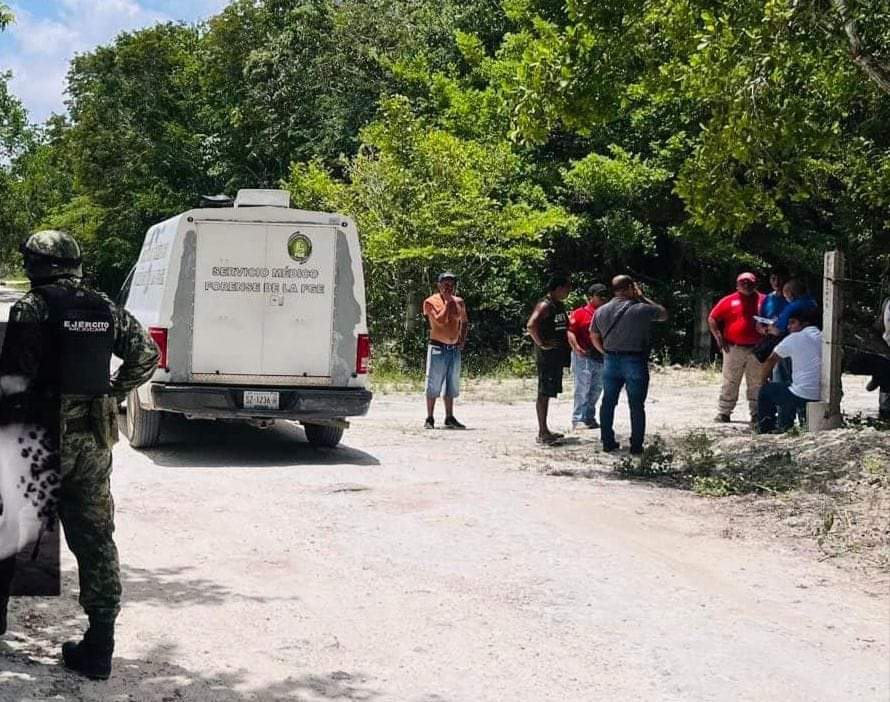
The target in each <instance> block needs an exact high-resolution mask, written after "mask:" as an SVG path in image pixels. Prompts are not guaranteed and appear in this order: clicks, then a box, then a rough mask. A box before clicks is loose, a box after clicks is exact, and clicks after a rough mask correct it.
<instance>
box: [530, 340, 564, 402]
mask: <svg viewBox="0 0 890 702" xmlns="http://www.w3.org/2000/svg"><path fill="white" fill-rule="evenodd" d="M566 357H567V353H566V351H565V349H552V350H550V351H542V350H541V349H537V350H536V352H535V361H536V362H537V366H538V397H556V396H557V395H559V393H561V392H562V369H563V368H565V361H566Z"/></svg>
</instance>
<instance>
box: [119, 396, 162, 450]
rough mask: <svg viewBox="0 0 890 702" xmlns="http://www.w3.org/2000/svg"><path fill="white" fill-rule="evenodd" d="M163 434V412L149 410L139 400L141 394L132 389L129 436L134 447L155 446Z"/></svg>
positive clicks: (128, 402)
mask: <svg viewBox="0 0 890 702" xmlns="http://www.w3.org/2000/svg"><path fill="white" fill-rule="evenodd" d="M160 436H161V413H160V412H157V411H154V410H147V409H145V408H144V407H143V406H142V403H141V402H139V395H138V393H137V392H136V391H135V390H131V391H130V394H129V395H127V438H128V439H129V440H130V446H132V447H133V448H153V447H154V446H157V445H158V439H159V438H160Z"/></svg>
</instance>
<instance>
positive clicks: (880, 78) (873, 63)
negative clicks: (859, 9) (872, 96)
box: [831, 0, 890, 95]
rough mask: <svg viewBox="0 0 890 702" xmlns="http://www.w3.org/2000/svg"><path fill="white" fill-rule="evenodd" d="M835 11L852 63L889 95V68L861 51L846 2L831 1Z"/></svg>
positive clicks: (853, 20) (854, 25)
mask: <svg viewBox="0 0 890 702" xmlns="http://www.w3.org/2000/svg"><path fill="white" fill-rule="evenodd" d="M831 4H832V5H833V6H834V9H835V11H836V12H837V14H838V17H839V18H840V21H841V24H842V25H843V28H844V33H845V34H846V35H847V39H848V40H849V42H850V55H851V56H852V57H853V61H854V62H855V63H856V64H857V65H858V66H859V67H860V68H861V69H862V70H863V71H865V73H866V75H868V77H869V78H871V79H872V80H873V81H874V82H875V83H877V84H878V87H879V88H880V89H881V90H883V91H884V92H885V93H887V94H888V95H890V68H888V67H887V66H885V65H883V64H882V63H881V62H880V61H878V60H877V59H876V58H875V57H874V56H873V55H872V54H870V53H867V52H865V51H863V49H862V38H861V37H860V36H859V29H858V28H857V27H856V20H855V19H853V17H851V16H850V8H849V7H848V6H847V0H831Z"/></svg>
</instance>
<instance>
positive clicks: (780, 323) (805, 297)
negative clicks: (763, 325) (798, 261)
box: [770, 278, 818, 336]
mask: <svg viewBox="0 0 890 702" xmlns="http://www.w3.org/2000/svg"><path fill="white" fill-rule="evenodd" d="M782 294H783V295H784V297H785V299H786V300H787V301H788V305H787V306H786V307H785V309H783V310H782V312H781V314H779V317H778V319H776V321H775V322H773V324H772V325H770V334H775V335H776V336H782V335H783V334H785V333H786V332H787V331H788V320H789V319H790V318H791V315H794V314H799V313H800V312H803V311H804V310H807V309H815V308H816V307H818V305H817V304H816V300H815V299H814V298H813V296H812V295H810V294H809V293H808V292H807V286H806V283H804V282H803V281H802V280H799V279H798V278H792V279H791V280H789V281H788V282H787V283H785V285H784V287H783V288H782Z"/></svg>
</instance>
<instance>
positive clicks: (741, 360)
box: [717, 346, 762, 417]
mask: <svg viewBox="0 0 890 702" xmlns="http://www.w3.org/2000/svg"><path fill="white" fill-rule="evenodd" d="M761 365H762V364H761V363H760V361H758V360H757V359H756V358H755V357H754V354H753V353H751V349H750V348H746V347H744V346H730V347H729V350H728V351H724V352H723V387H721V388H720V399H719V401H718V402H717V411H718V413H720V414H732V411H733V410H734V409H735V404H736V402H738V399H739V387H740V386H741V384H742V376H744V378H745V389H746V391H747V396H748V410H749V412H750V413H751V416H752V417H756V416H757V395H758V393H759V391H760V370H761Z"/></svg>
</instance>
